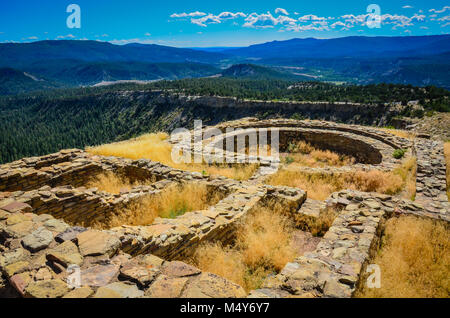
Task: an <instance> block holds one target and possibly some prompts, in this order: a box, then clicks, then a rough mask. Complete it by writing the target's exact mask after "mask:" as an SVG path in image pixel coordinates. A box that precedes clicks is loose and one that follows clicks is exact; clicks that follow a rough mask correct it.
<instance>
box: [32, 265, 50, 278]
mask: <svg viewBox="0 0 450 318" xmlns="http://www.w3.org/2000/svg"><path fill="white" fill-rule="evenodd" d="M52 278H53V276H52V273H51V272H50V270H49V269H48V268H46V267H42V268H39V270H38V271H37V273H36V274H35V275H34V280H36V281H39V280H50V279H52Z"/></svg>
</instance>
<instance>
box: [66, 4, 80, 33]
mask: <svg viewBox="0 0 450 318" xmlns="http://www.w3.org/2000/svg"><path fill="white" fill-rule="evenodd" d="M66 12H67V13H71V14H70V15H69V16H68V17H67V20H66V25H67V27H68V28H69V29H80V28H81V8H80V6H79V5H78V4H69V5H68V6H67V9H66Z"/></svg>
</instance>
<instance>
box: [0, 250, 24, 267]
mask: <svg viewBox="0 0 450 318" xmlns="http://www.w3.org/2000/svg"><path fill="white" fill-rule="evenodd" d="M29 256H30V252H28V251H27V250H25V249H23V248H21V247H19V248H16V249H15V250H12V251H8V252H5V253H3V254H2V255H0V269H1V268H3V267H5V266H7V265H9V264H12V263H16V262H19V261H22V260H25V259H27V258H28V257H29Z"/></svg>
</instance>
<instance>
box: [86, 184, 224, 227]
mask: <svg viewBox="0 0 450 318" xmlns="http://www.w3.org/2000/svg"><path fill="white" fill-rule="evenodd" d="M224 195H225V194H222V193H220V192H214V193H212V194H211V193H209V192H208V190H207V187H206V185H203V184H201V185H199V184H186V185H182V186H172V187H169V188H168V189H165V190H163V191H162V192H161V193H159V194H156V195H148V196H145V197H143V198H141V199H139V200H137V201H133V202H131V203H130V204H129V205H128V206H127V207H126V208H125V209H121V210H118V211H116V212H115V213H114V215H113V216H112V217H111V218H110V219H109V220H108V221H107V223H106V224H96V226H95V227H97V228H112V227H117V226H121V225H149V224H152V223H153V221H154V220H155V218H157V217H162V218H176V217H177V216H180V215H183V214H184V213H186V212H190V211H198V210H204V209H206V208H207V207H208V206H210V205H214V204H216V203H217V202H219V201H220V200H221V199H222V198H223V197H224ZM193 198H195V200H193Z"/></svg>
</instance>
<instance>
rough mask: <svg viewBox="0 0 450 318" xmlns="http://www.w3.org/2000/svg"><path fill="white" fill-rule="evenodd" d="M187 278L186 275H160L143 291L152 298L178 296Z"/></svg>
mask: <svg viewBox="0 0 450 318" xmlns="http://www.w3.org/2000/svg"><path fill="white" fill-rule="evenodd" d="M188 280H189V278H187V277H168V276H166V275H160V276H158V278H157V279H156V280H155V282H154V283H153V284H152V285H151V286H150V288H149V289H148V290H147V291H146V292H145V296H148V297H152V298H178V297H180V296H181V292H182V291H183V288H184V286H185V285H186V283H187V281H188Z"/></svg>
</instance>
